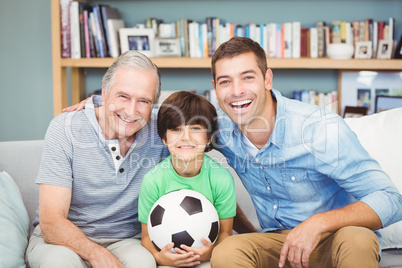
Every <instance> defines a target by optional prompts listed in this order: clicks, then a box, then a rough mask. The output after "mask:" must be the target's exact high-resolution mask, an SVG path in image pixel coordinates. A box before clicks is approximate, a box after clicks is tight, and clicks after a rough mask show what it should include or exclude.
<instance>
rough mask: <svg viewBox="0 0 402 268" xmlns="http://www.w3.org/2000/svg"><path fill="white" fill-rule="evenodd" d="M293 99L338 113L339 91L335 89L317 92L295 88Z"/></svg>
mask: <svg viewBox="0 0 402 268" xmlns="http://www.w3.org/2000/svg"><path fill="white" fill-rule="evenodd" d="M293 99H295V100H298V101H301V102H306V103H310V104H313V105H317V106H320V107H322V108H325V109H326V110H328V111H331V112H334V113H338V92H337V91H335V90H334V91H331V92H328V93H323V92H317V91H315V90H294V91H293Z"/></svg>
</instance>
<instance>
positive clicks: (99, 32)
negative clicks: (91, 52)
mask: <svg viewBox="0 0 402 268" xmlns="http://www.w3.org/2000/svg"><path fill="white" fill-rule="evenodd" d="M93 14H94V23H95V28H96V42H97V44H98V51H99V57H101V58H104V57H106V55H107V52H106V39H105V32H104V30H103V23H102V17H101V11H100V6H99V5H97V6H94V7H93Z"/></svg>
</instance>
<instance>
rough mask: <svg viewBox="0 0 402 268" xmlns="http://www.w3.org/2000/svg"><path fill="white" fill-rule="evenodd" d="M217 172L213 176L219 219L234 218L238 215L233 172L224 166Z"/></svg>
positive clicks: (215, 203)
mask: <svg viewBox="0 0 402 268" xmlns="http://www.w3.org/2000/svg"><path fill="white" fill-rule="evenodd" d="M215 164H216V165H219V164H218V163H215ZM215 172H216V173H215V174H214V176H213V178H212V181H213V184H212V185H213V191H214V192H215V199H214V206H215V208H216V211H217V212H218V215H219V219H228V218H232V217H234V216H236V189H235V185H234V180H233V177H232V174H230V172H229V170H227V169H226V168H224V167H222V166H220V167H219V169H217V170H216V171H215Z"/></svg>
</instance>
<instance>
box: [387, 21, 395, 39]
mask: <svg viewBox="0 0 402 268" xmlns="http://www.w3.org/2000/svg"><path fill="white" fill-rule="evenodd" d="M388 25H389V32H388V40H390V41H393V40H394V39H395V37H394V32H395V18H392V17H391V18H389V23H388Z"/></svg>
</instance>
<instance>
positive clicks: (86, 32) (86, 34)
mask: <svg viewBox="0 0 402 268" xmlns="http://www.w3.org/2000/svg"><path fill="white" fill-rule="evenodd" d="M82 15H83V17H84V37H85V56H86V57H87V58H90V57H91V50H90V47H89V46H90V44H89V28H88V11H87V10H84V11H83V14H82Z"/></svg>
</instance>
